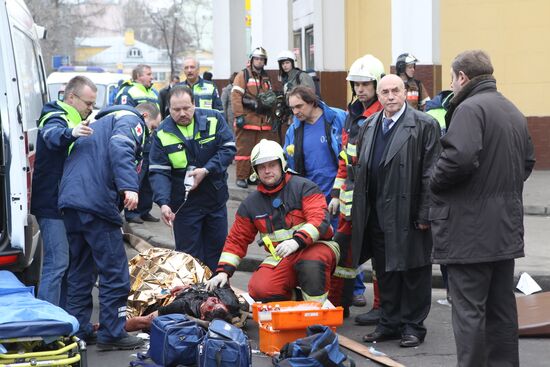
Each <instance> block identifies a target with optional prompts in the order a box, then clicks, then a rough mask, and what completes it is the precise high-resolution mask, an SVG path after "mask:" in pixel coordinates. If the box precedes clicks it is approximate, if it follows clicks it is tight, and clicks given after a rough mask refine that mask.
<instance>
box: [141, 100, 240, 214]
mask: <svg viewBox="0 0 550 367" xmlns="http://www.w3.org/2000/svg"><path fill="white" fill-rule="evenodd" d="M224 121H225V120H223V116H222V115H221V113H220V112H219V111H217V110H209V109H201V108H195V114H194V116H193V132H192V135H190V136H188V137H186V136H184V134H183V133H182V131H181V130H180V129H179V128H178V126H177V125H176V123H175V122H174V120H173V119H172V118H171V117H170V116H168V117H167V118H166V119H164V121H163V122H162V123H161V124H160V126H159V127H158V129H157V130H156V131H155V133H153V137H152V142H151V152H150V153H149V180H150V181H151V186H152V187H153V192H154V195H153V200H154V201H155V203H157V204H158V205H160V206H162V205H170V206H171V207H172V208H173V209H174V210H176V209H177V208H178V207H179V206H180V205H181V203H182V202H183V200H184V197H185V188H184V185H183V181H184V178H185V171H186V169H187V166H195V167H198V168H206V169H207V170H208V172H209V173H208V175H207V176H206V177H205V178H204V180H203V182H201V184H200V185H199V186H198V187H197V188H196V189H195V190H193V191H192V192H191V193H190V194H189V198H188V201H187V202H186V204H185V205H186V206H191V205H198V206H199V205H202V206H203V207H204V208H209V209H217V208H219V207H221V206H222V205H225V202H226V201H227V198H228V197H229V192H228V189H227V167H228V166H229V165H230V164H231V161H232V160H233V158H234V156H235V153H236V151H237V149H236V147H235V142H234V140H233V134H232V133H231V130H230V129H229V127H228V126H227V124H226V123H225V122H224Z"/></svg>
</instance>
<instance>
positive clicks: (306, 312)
mask: <svg viewBox="0 0 550 367" xmlns="http://www.w3.org/2000/svg"><path fill="white" fill-rule="evenodd" d="M293 307H299V309H296V310H292V309H290V308H293ZM262 309H265V310H264V311H262ZM252 317H253V319H254V320H255V321H257V322H258V324H259V333H260V351H261V352H263V353H266V354H270V355H271V354H274V353H277V352H279V351H280V349H281V348H282V347H283V345H285V344H286V343H289V342H292V341H295V340H296V339H299V338H303V337H305V336H306V328H307V327H308V326H310V325H314V324H320V325H325V326H330V327H331V328H332V329H333V330H334V331H336V326H340V325H342V324H343V323H344V309H343V308H342V307H336V308H331V309H323V308H321V304H320V303H318V302H307V301H283V302H270V303H255V304H253V305H252Z"/></svg>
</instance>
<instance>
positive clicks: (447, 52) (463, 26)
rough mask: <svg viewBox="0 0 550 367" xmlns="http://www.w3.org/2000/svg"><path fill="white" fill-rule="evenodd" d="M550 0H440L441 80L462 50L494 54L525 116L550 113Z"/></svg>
mask: <svg viewBox="0 0 550 367" xmlns="http://www.w3.org/2000/svg"><path fill="white" fill-rule="evenodd" d="M549 14H550V1H548V0H529V1H525V0H500V1H494V0H445V1H441V64H442V74H443V75H442V77H443V81H442V86H443V87H444V88H447V87H448V86H449V83H450V64H451V61H452V59H453V58H454V57H455V56H456V55H457V54H458V53H460V52H461V51H464V50H467V49H474V48H481V49H484V50H486V51H487V52H488V53H489V55H490V56H491V60H492V62H493V66H494V68H495V73H494V74H495V78H496V79H497V87H498V89H499V90H500V91H501V92H502V93H503V94H504V95H505V96H506V97H508V98H509V99H510V100H512V101H513V102H514V103H515V104H516V105H517V106H518V108H519V109H520V110H521V111H522V112H523V114H525V115H526V116H550V73H549V72H548V68H549V65H550V47H548V45H550V22H549V21H548V15H549Z"/></svg>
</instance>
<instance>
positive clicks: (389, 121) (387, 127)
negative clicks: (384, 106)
mask: <svg viewBox="0 0 550 367" xmlns="http://www.w3.org/2000/svg"><path fill="white" fill-rule="evenodd" d="M392 123H393V120H392V119H389V118H386V117H384V118H383V119H382V132H383V133H384V135H385V134H387V133H388V131H389V130H390V125H391V124H392Z"/></svg>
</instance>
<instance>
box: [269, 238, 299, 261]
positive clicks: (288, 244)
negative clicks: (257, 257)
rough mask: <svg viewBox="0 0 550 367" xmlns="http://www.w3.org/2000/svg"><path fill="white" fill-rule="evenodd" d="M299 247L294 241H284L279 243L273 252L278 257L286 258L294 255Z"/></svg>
mask: <svg viewBox="0 0 550 367" xmlns="http://www.w3.org/2000/svg"><path fill="white" fill-rule="evenodd" d="M299 247H300V244H299V243H298V241H296V240H295V239H292V240H286V241H283V242H281V243H279V244H278V245H277V247H275V252H276V253H277V255H278V256H280V257H287V256H288V255H291V254H293V253H295V252H296V250H298V248H299Z"/></svg>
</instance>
